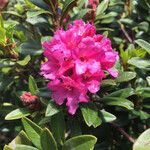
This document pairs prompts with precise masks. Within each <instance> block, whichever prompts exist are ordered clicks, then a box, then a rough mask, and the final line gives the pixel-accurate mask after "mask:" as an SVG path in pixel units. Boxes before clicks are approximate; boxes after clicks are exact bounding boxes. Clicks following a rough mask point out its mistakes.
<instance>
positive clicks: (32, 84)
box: [29, 75, 38, 95]
mask: <svg viewBox="0 0 150 150" xmlns="http://www.w3.org/2000/svg"><path fill="white" fill-rule="evenodd" d="M29 90H30V92H31V93H32V94H33V95H36V93H37V92H38V87H37V84H36V81H35V80H34V78H33V77H32V76H31V75H30V76H29Z"/></svg>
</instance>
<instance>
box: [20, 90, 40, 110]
mask: <svg viewBox="0 0 150 150" xmlns="http://www.w3.org/2000/svg"><path fill="white" fill-rule="evenodd" d="M20 99H21V101H22V102H23V105H24V106H26V107H28V108H29V109H30V110H34V111H35V110H39V109H40V108H41V103H40V101H39V98H38V97H37V96H35V95H32V94H31V93H30V92H24V93H23V94H22V95H21V96H20Z"/></svg>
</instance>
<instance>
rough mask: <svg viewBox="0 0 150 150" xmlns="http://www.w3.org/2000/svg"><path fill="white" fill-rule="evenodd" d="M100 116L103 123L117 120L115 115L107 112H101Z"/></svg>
mask: <svg viewBox="0 0 150 150" xmlns="http://www.w3.org/2000/svg"><path fill="white" fill-rule="evenodd" d="M100 116H101V119H102V121H104V122H112V121H114V120H116V116H114V115H113V114H111V113H109V112H107V111H105V110H100Z"/></svg>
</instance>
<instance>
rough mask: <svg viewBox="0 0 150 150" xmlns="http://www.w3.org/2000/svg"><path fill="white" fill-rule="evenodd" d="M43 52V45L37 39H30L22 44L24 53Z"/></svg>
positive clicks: (39, 53)
mask: <svg viewBox="0 0 150 150" xmlns="http://www.w3.org/2000/svg"><path fill="white" fill-rule="evenodd" d="M38 21H39V20H38ZM42 52H43V50H42V47H41V45H40V44H39V43H38V42H37V41H33V40H30V41H28V42H25V43H23V44H21V46H20V53H21V54H23V55H41V54H42Z"/></svg>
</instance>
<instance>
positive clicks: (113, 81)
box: [101, 79, 116, 86]
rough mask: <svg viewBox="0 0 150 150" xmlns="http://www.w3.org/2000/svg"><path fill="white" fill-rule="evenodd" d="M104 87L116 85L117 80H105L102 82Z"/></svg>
mask: <svg viewBox="0 0 150 150" xmlns="http://www.w3.org/2000/svg"><path fill="white" fill-rule="evenodd" d="M101 84H102V86H110V85H116V82H115V80H112V79H105V80H102V83H101Z"/></svg>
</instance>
